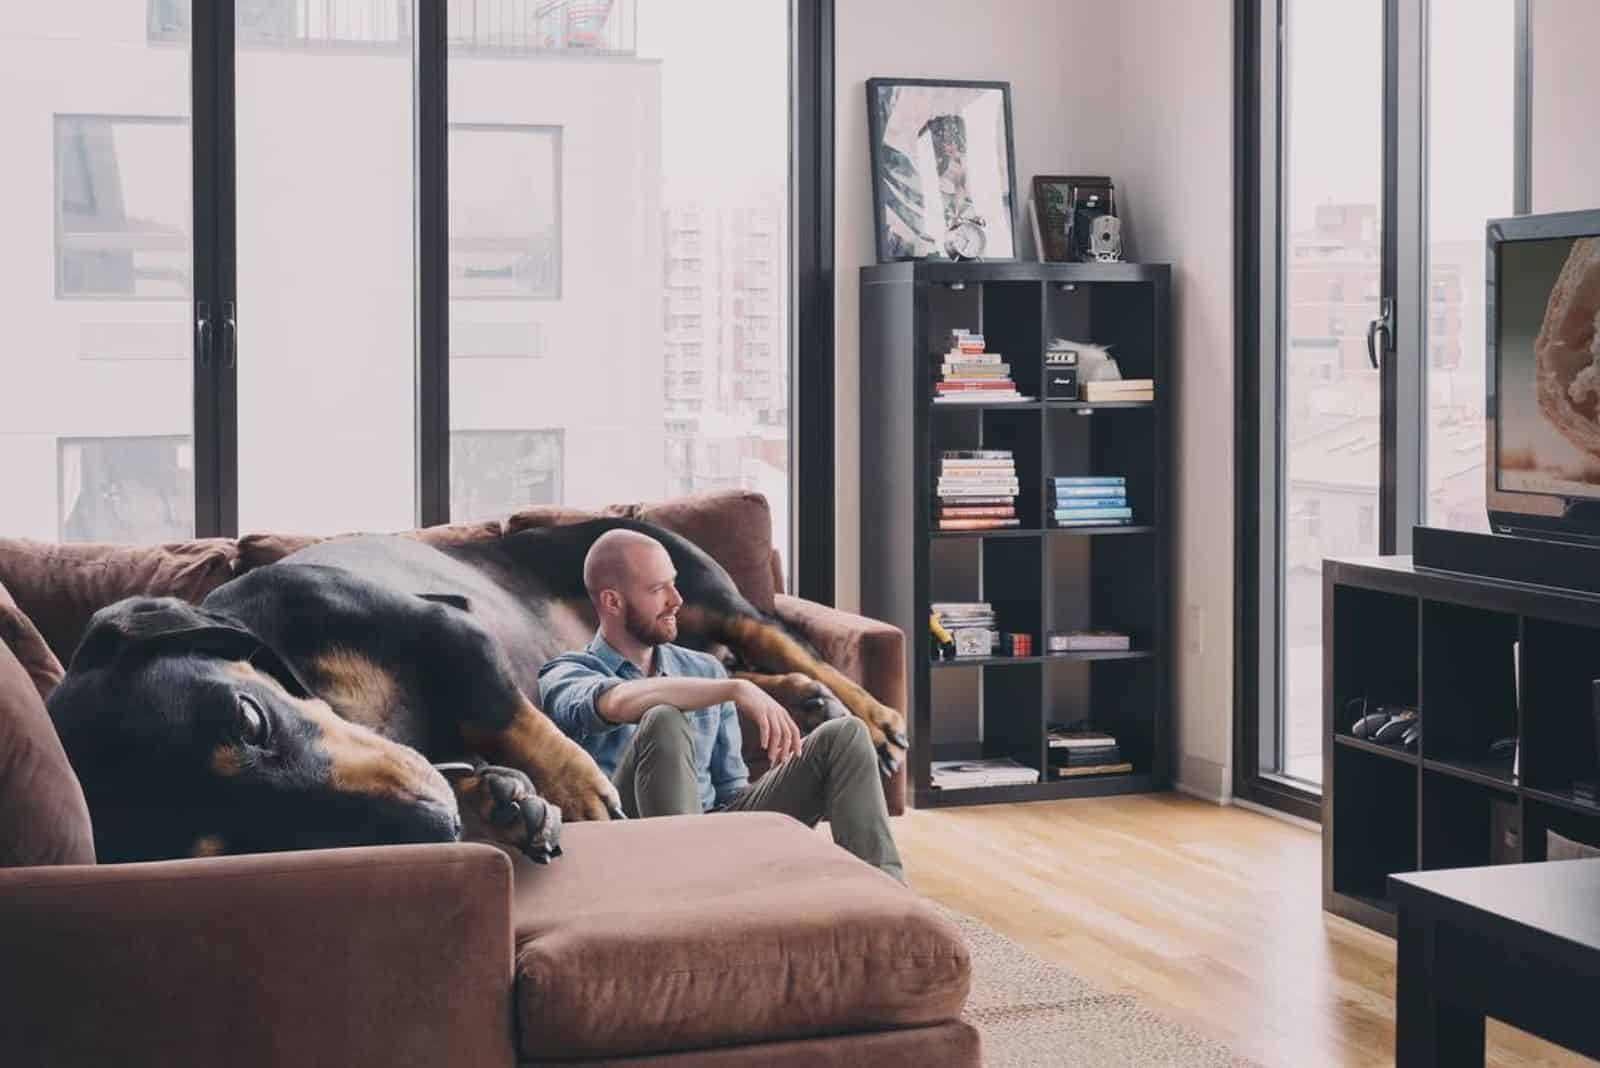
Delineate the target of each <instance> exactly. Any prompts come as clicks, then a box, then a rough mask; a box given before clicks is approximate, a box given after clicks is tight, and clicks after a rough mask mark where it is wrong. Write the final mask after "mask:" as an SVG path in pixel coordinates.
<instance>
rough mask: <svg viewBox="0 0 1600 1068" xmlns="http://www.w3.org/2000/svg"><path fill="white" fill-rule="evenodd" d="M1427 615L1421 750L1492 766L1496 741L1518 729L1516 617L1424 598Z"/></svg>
mask: <svg viewBox="0 0 1600 1068" xmlns="http://www.w3.org/2000/svg"><path fill="white" fill-rule="evenodd" d="M1421 613H1422V625H1421V643H1422V662H1421V671H1422V686H1421V695H1420V696H1421V701H1422V707H1421V714H1422V721H1423V732H1422V750H1423V755H1424V756H1426V757H1429V758H1433V759H1438V760H1442V761H1445V762H1447V763H1449V764H1452V765H1455V766H1458V767H1462V768H1467V769H1479V770H1485V771H1488V770H1489V769H1492V768H1493V767H1494V766H1495V764H1496V763H1497V762H1496V761H1495V760H1494V759H1493V758H1492V757H1491V753H1490V744H1491V743H1492V742H1494V741H1496V740H1497V739H1500V738H1512V737H1515V736H1516V734H1517V693H1516V683H1515V679H1516V670H1515V665H1514V663H1513V657H1514V652H1515V649H1516V642H1517V638H1518V633H1519V630H1518V619H1517V617H1516V616H1514V615H1511V614H1508V613H1504V612H1491V611H1486V610H1484V609H1482V608H1469V607H1466V606H1463V605H1458V604H1451V603H1447V602H1441V601H1423V602H1422V607H1421ZM1345 718H1347V719H1348V718H1349V717H1348V716H1346V717H1345ZM1504 764H1505V776H1504V778H1505V780H1506V783H1507V785H1509V784H1510V773H1511V759H1510V758H1509V757H1507V758H1506V759H1505V761H1504Z"/></svg>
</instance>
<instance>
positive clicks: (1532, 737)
mask: <svg viewBox="0 0 1600 1068" xmlns="http://www.w3.org/2000/svg"><path fill="white" fill-rule="evenodd" d="M1596 680H1600V629H1596V628H1593V627H1584V626H1576V625H1572V624H1565V623H1553V622H1549V621H1547V620H1542V619H1526V620H1524V621H1523V648H1522V706H1523V712H1522V721H1523V723H1524V724H1527V725H1529V726H1527V727H1526V728H1525V733H1526V735H1527V737H1526V738H1525V739H1524V741H1523V747H1522V769H1521V770H1522V781H1523V784H1524V785H1526V786H1532V787H1536V788H1538V789H1541V790H1549V791H1551V792H1552V793H1555V794H1558V795H1559V794H1563V793H1565V792H1566V791H1567V790H1568V789H1569V788H1570V786H1571V784H1572V783H1573V782H1574V781H1576V780H1578V779H1588V778H1595V777H1596V776H1600V747H1597V745H1596V738H1595V718H1596V717H1595V716H1594V714H1593V709H1594V691H1593V687H1594V682H1595V681H1596ZM1424 741H1426V739H1424Z"/></svg>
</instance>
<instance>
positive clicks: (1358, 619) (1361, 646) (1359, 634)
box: [1322, 584, 1428, 745]
mask: <svg viewBox="0 0 1600 1068" xmlns="http://www.w3.org/2000/svg"><path fill="white" fill-rule="evenodd" d="M1331 596H1332V599H1333V605H1332V616H1333V618H1332V630H1333V633H1332V634H1327V633H1324V634H1323V636H1322V640H1323V641H1324V642H1325V643H1326V642H1332V644H1333V673H1332V674H1333V677H1332V679H1324V680H1323V685H1324V687H1330V686H1331V697H1332V707H1331V708H1330V709H1329V710H1328V711H1329V714H1330V715H1331V716H1332V717H1333V723H1332V724H1331V733H1334V734H1337V735H1341V736H1349V733H1350V728H1351V726H1352V725H1353V724H1354V722H1355V720H1356V718H1357V715H1358V710H1357V709H1352V708H1351V707H1350V704H1351V702H1352V701H1353V700H1355V699H1356V698H1363V697H1364V698H1366V701H1367V703H1366V707H1367V708H1370V709H1373V710H1376V708H1377V706H1379V705H1395V706H1409V707H1416V704H1417V689H1418V687H1417V600H1416V598H1414V597H1410V596H1406V595H1402V594H1393V593H1384V592H1380V591H1377V590H1369V589H1363V588H1361V587H1357V586H1344V585H1337V584H1336V585H1334V586H1333V587H1332V593H1331ZM1324 611H1325V612H1326V609H1324ZM1422 729H1423V734H1422V741H1423V744H1424V745H1426V744H1427V741H1428V733H1427V732H1428V723H1427V722H1426V720H1424V721H1423V724H1422ZM1352 740H1356V739H1352Z"/></svg>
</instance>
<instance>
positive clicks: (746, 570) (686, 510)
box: [506, 490, 774, 615]
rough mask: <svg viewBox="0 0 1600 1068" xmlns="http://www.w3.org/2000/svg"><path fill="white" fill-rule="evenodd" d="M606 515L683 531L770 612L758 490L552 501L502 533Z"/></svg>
mask: <svg viewBox="0 0 1600 1068" xmlns="http://www.w3.org/2000/svg"><path fill="white" fill-rule="evenodd" d="M606 516H618V517H621V518H624V519H639V520H643V521H644V522H646V523H654V524H656V525H657V526H660V527H665V528H666V529H668V530H670V531H672V532H673V533H674V534H681V535H683V536H684V537H685V538H688V539H689V540H690V541H692V542H694V543H695V544H696V545H698V546H700V548H702V549H704V550H705V551H706V552H707V553H708V554H709V555H710V556H711V558H712V559H713V560H715V561H716V562H717V563H719V564H721V565H722V566H723V568H724V569H725V570H726V571H727V572H728V574H729V576H730V577H732V579H733V584H734V585H735V586H737V587H739V592H740V593H742V594H744V595H745V597H746V599H748V600H749V601H750V603H751V604H753V605H755V606H756V607H757V608H759V609H761V611H763V612H766V613H768V614H769V615H770V614H771V613H772V607H773V593H774V583H773V577H772V509H771V508H770V507H769V506H768V504H767V499H766V498H765V497H763V496H762V495H761V494H759V493H752V492H749V491H747V490H723V491H719V492H716V493H703V494H698V495H696V496H693V497H679V498H677V499H676V500H671V501H665V502H662V503H659V504H613V505H608V506H606V507H605V508H602V509H599V510H597V511H592V512H590V511H583V510H581V509H576V508H566V507H562V506H556V505H550V506H543V507H539V508H529V509H527V510H526V511H521V512H518V513H517V514H516V515H513V516H512V517H511V518H510V519H507V520H506V533H507V534H515V533H517V532H518V531H520V530H529V529H532V528H535V527H553V526H564V525H566V524H568V523H582V522H584V521H585V520H589V519H597V518H601V517H606Z"/></svg>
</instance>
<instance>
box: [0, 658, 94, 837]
mask: <svg viewBox="0 0 1600 1068" xmlns="http://www.w3.org/2000/svg"><path fill="white" fill-rule="evenodd" d="M93 863H94V830H93V828H92V827H91V826H90V824H89V806H88V804H87V802H85V801H84V798H83V788H82V787H80V786H79V785H78V777H77V776H76V775H74V774H73V773H72V765H71V764H69V763H67V754H66V752H65V751H64V750H62V748H61V739H60V738H58V737H57V736H56V729H55V727H54V726H53V725H52V724H51V722H50V716H49V714H48V713H46V712H45V709H44V701H43V700H41V699H40V697H39V691H38V689H37V688H36V686H35V685H34V682H33V680H32V679H30V678H29V677H28V673H27V672H26V671H24V670H23V668H22V664H21V662H20V661H18V659H17V657H16V656H15V655H14V654H13V653H12V652H11V647H10V646H9V645H7V644H5V643H4V642H0V867H31V866H33V865H38V864H93Z"/></svg>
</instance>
